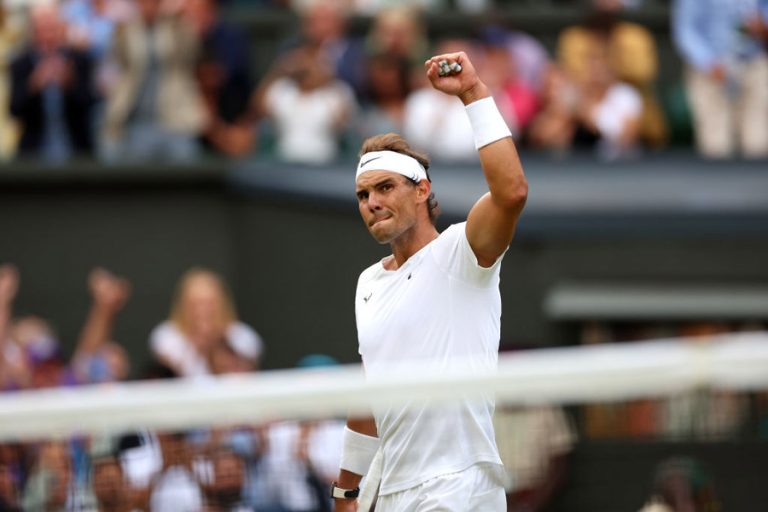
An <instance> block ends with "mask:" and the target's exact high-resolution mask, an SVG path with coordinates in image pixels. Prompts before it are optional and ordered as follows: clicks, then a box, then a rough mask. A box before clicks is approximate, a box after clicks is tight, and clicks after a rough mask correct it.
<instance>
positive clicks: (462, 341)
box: [355, 223, 501, 495]
mask: <svg viewBox="0 0 768 512" xmlns="http://www.w3.org/2000/svg"><path fill="white" fill-rule="evenodd" d="M465 228H466V223H461V224H455V225H453V226H450V227H449V228H448V229H446V230H445V231H444V232H443V233H442V234H441V235H440V236H439V237H438V238H436V239H435V240H433V241H432V242H431V243H429V244H427V245H426V246H425V247H423V248H422V249H421V250H420V251H418V252H417V253H416V254H414V255H413V256H411V257H410V258H409V259H408V260H407V261H406V262H405V263H404V264H403V265H402V266H401V267H400V268H399V269H397V270H394V271H388V270H385V269H384V266H383V264H382V262H379V263H376V264H375V265H373V266H371V267H369V268H368V269H366V270H365V271H364V272H363V273H362V274H361V275H360V279H359V281H358V286H357V295H356V298H355V313H356V317H357V331H358V337H359V343H360V347H359V350H360V355H361V356H362V358H363V364H364V366H365V370H366V374H367V376H368V378H379V377H387V376H391V375H392V374H393V371H396V370H397V369H398V368H399V369H401V370H402V369H403V368H408V367H412V366H414V365H415V364H418V365H419V366H420V367H421V366H422V365H429V366H430V367H433V368H434V369H435V370H438V371H443V370H449V369H456V368H460V369H462V370H468V371H492V370H493V369H495V368H496V364H497V362H498V348H499V333H500V320H501V298H500V295H499V269H500V264H501V258H499V259H498V260H497V261H496V262H495V263H494V264H493V266H491V267H490V268H483V267H481V266H480V265H479V264H478V263H477V258H476V257H475V254H474V252H473V251H472V248H471V247H470V245H469V241H468V240H467V237H466V232H465ZM493 409H494V404H493V399H492V398H491V397H484V398H478V399H473V400H464V401H460V402H455V403H452V404H449V405H444V406H440V407H427V406H426V404H420V403H413V402H411V403H410V404H408V405H407V406H397V407H385V408H381V409H378V410H376V411H374V416H375V418H376V426H377V430H378V435H379V437H380V438H381V450H382V453H383V461H384V462H383V469H382V483H381V490H380V492H379V494H380V495H386V494H390V493H393V492H398V491H402V490H404V489H408V488H411V487H414V486H417V485H419V484H421V483H423V482H425V481H426V480H428V479H431V478H434V477H436V476H439V475H445V474H448V473H456V472H459V471H463V470H465V469H467V468H468V467H470V466H472V465H473V464H477V463H481V462H488V463H492V464H498V465H500V464H501V461H500V459H499V455H498V451H497V449H496V442H495V440H494V434H493V426H492V416H493Z"/></svg>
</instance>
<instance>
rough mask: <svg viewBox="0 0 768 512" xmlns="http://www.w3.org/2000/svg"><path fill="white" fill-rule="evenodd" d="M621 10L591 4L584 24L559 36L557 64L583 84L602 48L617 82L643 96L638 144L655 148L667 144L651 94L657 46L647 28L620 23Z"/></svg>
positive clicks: (613, 2)
mask: <svg viewBox="0 0 768 512" xmlns="http://www.w3.org/2000/svg"><path fill="white" fill-rule="evenodd" d="M623 8H624V5H623V3H622V2H621V1H620V0H592V9H593V10H592V13H591V15H590V16H589V18H588V19H587V21H586V22H585V23H584V24H582V25H577V26H573V27H570V28H567V29H565V30H564V31H563V32H562V33H561V34H560V36H559V38H558V44H557V55H558V60H559V61H560V64H561V66H562V67H563V69H564V70H565V71H566V72H567V73H568V74H569V75H570V76H571V77H572V78H573V79H574V80H575V81H577V82H584V81H585V80H587V79H588V76H589V74H590V73H591V72H592V69H591V59H592V56H593V55H594V53H595V52H596V51H603V50H602V48H603V47H605V48H606V50H605V51H607V58H608V63H609V66H610V69H611V71H612V72H613V74H614V76H615V77H616V79H617V80H619V81H621V82H625V83H628V84H630V85H632V86H633V87H635V88H636V89H637V90H638V91H639V92H640V93H641V95H642V100H643V107H642V116H641V118H640V124H639V127H638V130H639V132H638V133H639V136H640V139H641V141H642V142H643V143H645V144H647V145H649V146H651V147H658V146H661V145H663V144H664V143H665V142H666V140H667V126H666V120H665V118H664V114H663V112H662V110H661V107H660V106H659V102H658V100H657V98H656V93H655V91H654V87H655V85H656V80H657V78H658V51H657V49H656V43H655V41H654V38H653V35H652V34H651V32H650V31H649V30H648V29H647V28H645V27H643V26H641V25H638V24H636V23H630V22H627V21H623V20H621V19H620V17H619V14H620V11H621V9H623Z"/></svg>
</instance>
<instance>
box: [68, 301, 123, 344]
mask: <svg viewBox="0 0 768 512" xmlns="http://www.w3.org/2000/svg"><path fill="white" fill-rule="evenodd" d="M113 321H114V312H113V311H111V310H109V309H108V308H105V307H103V306H100V305H98V304H95V305H93V306H92V307H91V311H90V312H89V313H88V318H87V319H86V321H85V325H83V329H82V331H81V332H80V339H79V340H78V343H77V350H76V353H78V354H83V353H85V354H90V353H93V352H95V351H96V350H98V349H99V347H101V346H102V345H104V344H105V343H106V342H107V341H109V338H110V336H111V335H112V325H113Z"/></svg>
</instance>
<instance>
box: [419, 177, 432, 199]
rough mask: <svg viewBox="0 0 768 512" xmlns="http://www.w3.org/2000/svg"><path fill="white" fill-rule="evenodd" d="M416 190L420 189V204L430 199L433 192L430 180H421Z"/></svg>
mask: <svg viewBox="0 0 768 512" xmlns="http://www.w3.org/2000/svg"><path fill="white" fill-rule="evenodd" d="M416 188H418V193H417V197H418V199H419V202H421V201H426V200H427V199H429V193H430V192H431V191H432V184H431V183H430V182H429V180H421V181H420V182H418V183H417V184H416Z"/></svg>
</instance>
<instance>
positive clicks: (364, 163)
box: [355, 151, 429, 183]
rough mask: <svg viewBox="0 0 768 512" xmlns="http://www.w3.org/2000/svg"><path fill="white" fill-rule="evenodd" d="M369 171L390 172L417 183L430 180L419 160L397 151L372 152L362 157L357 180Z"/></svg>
mask: <svg viewBox="0 0 768 512" xmlns="http://www.w3.org/2000/svg"><path fill="white" fill-rule="evenodd" d="M368 171H389V172H396V173H397V174H402V175H403V176H405V177H406V178H408V179H409V180H411V181H415V182H416V183H418V182H420V181H421V180H427V179H429V178H428V177H427V171H426V170H425V169H424V166H422V165H421V164H420V163H419V161H418V160H416V159H415V158H413V157H410V156H408V155H405V154H403V153H398V152H397V151H370V152H368V153H365V154H364V155H363V156H361V157H360V162H359V163H358V164H357V173H356V174H355V180H357V178H359V177H360V175H361V174H363V173H365V172H368Z"/></svg>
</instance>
